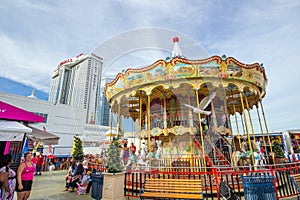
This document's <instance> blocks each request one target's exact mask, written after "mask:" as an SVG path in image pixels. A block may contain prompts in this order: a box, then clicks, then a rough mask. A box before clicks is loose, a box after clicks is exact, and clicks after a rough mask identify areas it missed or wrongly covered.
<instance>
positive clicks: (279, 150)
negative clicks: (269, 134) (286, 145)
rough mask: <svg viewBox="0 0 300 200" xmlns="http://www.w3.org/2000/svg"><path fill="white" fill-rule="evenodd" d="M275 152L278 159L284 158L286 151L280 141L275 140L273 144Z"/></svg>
mask: <svg viewBox="0 0 300 200" xmlns="http://www.w3.org/2000/svg"><path fill="white" fill-rule="evenodd" d="M273 151H274V153H275V155H276V157H284V151H283V149H282V147H281V145H280V142H279V141H278V140H275V141H274V142H273Z"/></svg>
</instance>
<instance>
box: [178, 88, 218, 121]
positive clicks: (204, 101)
mask: <svg viewBox="0 0 300 200" xmlns="http://www.w3.org/2000/svg"><path fill="white" fill-rule="evenodd" d="M216 94H217V92H216V91H214V92H212V93H210V94H209V95H208V96H207V97H204V98H203V99H202V100H201V102H200V104H199V106H198V107H194V106H191V105H189V104H183V105H185V106H186V107H189V108H191V109H193V112H194V113H200V114H204V115H210V114H211V111H205V109H206V108H207V106H208V105H209V104H210V102H211V101H212V100H213V98H215V96H216Z"/></svg>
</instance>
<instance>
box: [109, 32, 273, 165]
mask: <svg viewBox="0 0 300 200" xmlns="http://www.w3.org/2000/svg"><path fill="white" fill-rule="evenodd" d="M173 42H174V48H173V51H172V56H171V57H167V58H166V59H164V60H157V61H156V62H154V63H153V64H151V65H149V66H147V67H144V68H140V69H131V68H129V69H127V70H125V71H123V72H122V73H119V74H117V76H116V77H115V79H114V80H113V81H112V82H111V83H108V84H107V85H106V88H105V93H106V97H107V100H108V102H109V104H110V107H111V112H112V113H113V114H116V115H117V116H118V128H117V130H118V132H117V135H118V137H119V138H121V137H122V135H123V130H124V129H123V127H122V126H123V124H124V123H122V119H124V118H130V119H131V120H132V123H133V124H134V125H133V126H134V127H135V130H134V133H135V137H136V138H138V141H139V142H138V147H137V151H136V153H135V154H134V155H132V153H131V154H130V156H131V157H130V158H129V162H128V163H127V164H126V165H129V164H132V163H134V164H136V165H148V166H156V167H157V166H163V167H165V168H171V167H176V166H179V167H183V166H185V167H190V168H197V167H199V168H201V169H206V168H209V167H214V166H221V167H225V168H226V167H235V166H238V165H242V164H239V163H240V162H241V160H243V161H244V162H248V163H249V164H250V163H251V164H252V165H254V166H255V165H256V164H257V163H258V162H259V160H260V159H263V160H264V162H271V161H272V159H265V158H266V157H268V156H270V155H272V152H273V150H272V146H271V145H269V146H268V145H267V144H271V141H270V137H269V134H268V133H269V131H268V126H267V123H266V119H265V114H264V108H263V105H262V99H263V98H264V96H265V94H266V90H265V89H266V83H267V77H266V74H265V70H264V68H263V65H262V64H258V63H254V64H244V63H242V62H240V61H238V60H236V59H235V58H233V57H226V56H225V55H223V56H221V57H220V56H212V57H209V58H205V59H201V60H189V59H188V58H186V57H184V56H182V55H181V51H180V49H179V45H178V42H179V39H178V37H175V38H173ZM253 115H255V117H254V116H253ZM256 124H258V126H259V127H257V128H258V129H259V130H260V132H259V133H260V134H262V135H263V138H266V139H263V140H257V139H256V137H255V136H254V133H255V130H256V129H255V127H254V126H255V125H256ZM270 157H271V156H270ZM179 161H181V162H179ZM178 163H180V165H177V164H178Z"/></svg>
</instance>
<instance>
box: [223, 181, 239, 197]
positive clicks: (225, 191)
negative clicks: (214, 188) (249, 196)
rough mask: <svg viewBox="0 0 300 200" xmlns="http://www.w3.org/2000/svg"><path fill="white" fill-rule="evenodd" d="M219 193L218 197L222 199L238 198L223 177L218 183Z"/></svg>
mask: <svg viewBox="0 0 300 200" xmlns="http://www.w3.org/2000/svg"><path fill="white" fill-rule="evenodd" d="M219 194H220V197H222V199H224V200H240V198H239V197H238V195H236V194H235V193H234V190H233V189H232V188H230V187H229V186H228V185H227V183H225V181H224V180H223V179H221V182H220V185H219Z"/></svg>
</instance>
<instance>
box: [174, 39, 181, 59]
mask: <svg viewBox="0 0 300 200" xmlns="http://www.w3.org/2000/svg"><path fill="white" fill-rule="evenodd" d="M173 42H174V47H173V51H172V58H176V57H179V58H180V57H181V51H180V48H179V45H178V42H179V38H178V37H177V36H176V37H173Z"/></svg>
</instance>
